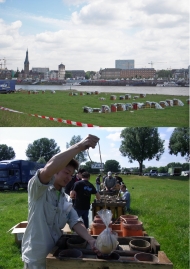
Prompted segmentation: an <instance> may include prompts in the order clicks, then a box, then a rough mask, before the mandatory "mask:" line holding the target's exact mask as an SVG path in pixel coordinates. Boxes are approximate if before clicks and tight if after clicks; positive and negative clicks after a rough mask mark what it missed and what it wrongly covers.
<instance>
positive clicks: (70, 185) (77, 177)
mask: <svg viewBox="0 0 190 269" xmlns="http://www.w3.org/2000/svg"><path fill="white" fill-rule="evenodd" d="M85 171H86V170H85V169H79V170H78V172H77V174H75V175H74V176H73V177H72V179H71V181H70V182H69V183H68V184H67V185H66V186H65V193H66V194H68V195H70V192H71V190H72V189H73V186H74V184H75V182H77V181H79V180H81V179H82V173H84V172H85Z"/></svg>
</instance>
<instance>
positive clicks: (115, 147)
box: [0, 127, 186, 168]
mask: <svg viewBox="0 0 190 269" xmlns="http://www.w3.org/2000/svg"><path fill="white" fill-rule="evenodd" d="M123 128H124V127H120V128H119V127H108V128H104V127H101V128H96V127H94V128H87V127H84V128H77V127H73V128H70V127H59V128H53V127H49V128H48V127H29V128H27V127H24V128H21V127H18V128H17V127H14V128H13V127H10V128H9V127H4V128H1V132H0V144H6V145H7V146H9V147H12V148H13V150H14V151H15V153H16V158H15V159H23V160H25V159H27V157H26V155H25V151H26V149H27V147H28V144H30V143H33V142H34V140H38V139H40V138H43V137H45V138H48V139H54V140H55V142H56V143H57V146H59V147H60V150H61V151H64V150H66V143H69V142H70V140H71V138H72V137H73V136H74V135H76V136H77V135H80V136H81V138H82V139H83V138H85V137H86V136H87V135H88V134H92V135H96V136H98V137H99V138H100V141H99V145H100V152H99V147H98V145H97V146H96V148H95V149H92V148H90V150H89V155H90V158H91V160H92V161H94V162H100V153H101V159H102V162H103V163H105V161H106V160H116V161H118V162H119V163H120V165H121V167H127V168H130V167H138V166H139V164H138V162H136V161H134V162H133V163H130V162H128V158H127V157H123V156H122V155H121V153H120V151H119V147H120V145H121V139H120V133H121V130H122V129H123ZM173 130H174V128H171V127H168V128H166V127H159V128H158V132H159V134H160V137H161V139H162V140H165V142H164V146H165V152H164V154H163V155H162V157H161V159H160V161H156V159H153V160H150V161H148V160H145V161H144V163H143V164H144V165H145V166H146V167H149V166H155V167H160V166H166V165H167V164H168V163H171V162H180V163H186V160H185V158H184V157H181V155H180V154H178V155H177V156H175V155H171V154H169V153H168V152H169V150H168V145H169V138H170V136H171V134H172V132H173ZM13 134H14V135H13ZM87 161H90V160H89V158H88V160H87Z"/></svg>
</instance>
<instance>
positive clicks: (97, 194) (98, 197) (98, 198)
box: [96, 192, 101, 200]
mask: <svg viewBox="0 0 190 269" xmlns="http://www.w3.org/2000/svg"><path fill="white" fill-rule="evenodd" d="M96 199H97V200H100V199H101V196H100V194H99V192H97V193H96Z"/></svg>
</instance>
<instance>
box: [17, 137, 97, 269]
mask: <svg viewBox="0 0 190 269" xmlns="http://www.w3.org/2000/svg"><path fill="white" fill-rule="evenodd" d="M98 141H99V138H98V137H96V136H93V135H88V136H87V137H86V138H85V139H83V140H82V141H80V142H79V143H77V144H75V145H73V146H71V147H70V148H69V149H67V150H66V151H64V152H61V153H58V154H56V155H55V156H53V157H52V158H51V159H50V160H49V161H48V162H47V164H46V165H45V167H44V168H42V169H40V170H38V171H37V173H36V174H35V176H34V177H33V178H31V179H30V181H29V184H28V205H29V206H28V211H29V212H28V225H27V227H26V231H25V233H24V236H23V240H22V260H23V262H24V268H29V269H45V268H46V256H47V255H48V253H49V252H50V251H51V250H52V249H53V247H54V246H55V245H56V243H57V241H58V239H59V238H60V237H61V235H62V234H63V232H62V229H63V228H64V226H65V224H66V223H68V224H69V226H70V229H73V230H74V231H75V232H76V233H77V234H78V235H80V236H81V237H83V238H84V239H85V240H86V241H88V243H89V245H90V247H91V248H92V249H93V250H94V251H95V252H97V249H96V247H95V239H94V238H93V237H92V236H91V235H90V234H89V233H88V231H87V229H86V227H85V226H84V224H83V222H82V221H81V220H80V219H79V218H78V215H77V213H76V211H75V210H74V208H73V206H72V201H71V199H70V197H69V196H68V195H67V194H66V193H65V192H64V187H65V186H66V184H67V183H68V182H69V181H70V180H71V177H72V175H73V173H74V171H75V170H77V169H78V165H79V164H78V162H77V161H76V160H74V159H73V158H74V156H76V155H77V154H78V153H79V152H81V151H83V150H86V149H87V148H89V147H92V148H95V146H96V144H97V142H98Z"/></svg>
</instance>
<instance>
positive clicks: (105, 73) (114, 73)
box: [100, 68, 121, 79]
mask: <svg viewBox="0 0 190 269" xmlns="http://www.w3.org/2000/svg"><path fill="white" fill-rule="evenodd" d="M120 73H121V69H119V68H105V69H102V70H101V71H100V75H101V79H120Z"/></svg>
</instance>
